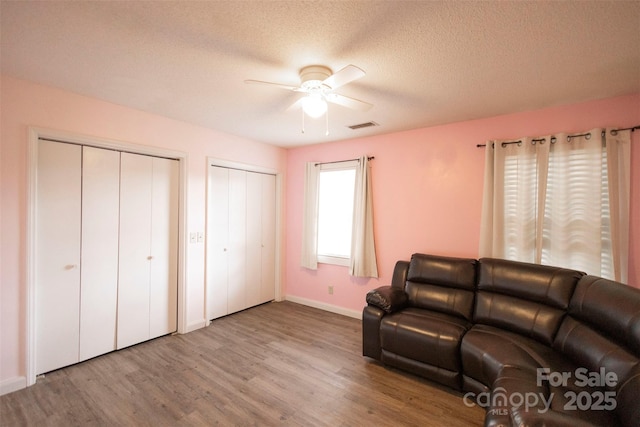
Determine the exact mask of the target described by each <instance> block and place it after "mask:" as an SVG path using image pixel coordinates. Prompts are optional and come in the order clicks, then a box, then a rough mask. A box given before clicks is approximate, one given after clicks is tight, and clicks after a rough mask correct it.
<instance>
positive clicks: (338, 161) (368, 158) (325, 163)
mask: <svg viewBox="0 0 640 427" xmlns="http://www.w3.org/2000/svg"><path fill="white" fill-rule="evenodd" d="M373 159H375V157H373V156H371V157H367V160H373ZM355 160H360V159H347V160H336V161H335V162H321V163H316V166H320V165H330V164H332V163H344V162H353V161H355Z"/></svg>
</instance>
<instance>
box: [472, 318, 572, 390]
mask: <svg viewBox="0 0 640 427" xmlns="http://www.w3.org/2000/svg"><path fill="white" fill-rule="evenodd" d="M460 349H461V358H462V366H463V372H464V374H465V375H466V376H468V377H470V378H472V379H474V380H476V381H478V382H480V383H482V384H484V385H486V386H488V387H492V386H493V383H494V382H495V381H496V379H497V378H498V377H499V375H500V373H501V371H502V370H503V369H505V368H517V369H523V370H526V371H530V372H533V373H534V374H535V373H536V372H537V369H538V368H549V369H550V370H551V371H561V372H564V371H566V370H571V369H573V366H572V364H571V363H570V362H569V360H568V359H566V358H565V357H563V356H561V355H560V354H559V353H558V352H556V351H554V350H553V349H552V348H550V347H549V346H546V345H544V344H542V343H540V342H538V341H537V340H534V339H531V338H527V337H524V336H522V335H520V334H517V333H514V332H508V331H505V330H503V329H500V328H496V327H494V326H488V325H481V324H478V325H474V326H473V327H472V328H471V329H470V330H469V331H468V332H467V333H466V334H465V336H464V338H463V339H462V344H461V347H460Z"/></svg>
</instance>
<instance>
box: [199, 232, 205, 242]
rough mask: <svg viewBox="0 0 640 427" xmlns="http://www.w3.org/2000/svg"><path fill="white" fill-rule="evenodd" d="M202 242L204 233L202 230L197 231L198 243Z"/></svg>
mask: <svg viewBox="0 0 640 427" xmlns="http://www.w3.org/2000/svg"><path fill="white" fill-rule="evenodd" d="M202 242H204V233H203V232H202V231H198V243H202Z"/></svg>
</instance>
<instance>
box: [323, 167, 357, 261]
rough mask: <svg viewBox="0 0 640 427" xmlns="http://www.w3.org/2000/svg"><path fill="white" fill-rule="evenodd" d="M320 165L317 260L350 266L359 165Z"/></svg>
mask: <svg viewBox="0 0 640 427" xmlns="http://www.w3.org/2000/svg"><path fill="white" fill-rule="evenodd" d="M351 163H352V162H345V163H336V164H324V165H320V173H319V177H318V261H319V262H322V263H326V264H338V265H349V258H350V256H351V236H352V227H353V206H354V193H355V182H356V165H355V164H351Z"/></svg>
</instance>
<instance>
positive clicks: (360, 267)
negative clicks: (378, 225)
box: [349, 156, 378, 277]
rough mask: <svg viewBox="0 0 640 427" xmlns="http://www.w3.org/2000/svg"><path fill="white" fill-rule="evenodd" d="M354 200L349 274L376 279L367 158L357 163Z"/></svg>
mask: <svg viewBox="0 0 640 427" xmlns="http://www.w3.org/2000/svg"><path fill="white" fill-rule="evenodd" d="M354 198H355V200H354V207H353V228H352V234H351V263H350V266H349V274H350V275H352V276H356V277H378V264H377V261H376V245H375V239H374V236H373V197H372V192H371V173H370V170H369V159H368V158H367V156H363V157H361V158H360V162H359V163H358V170H357V171H356V192H355V196H354Z"/></svg>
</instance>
